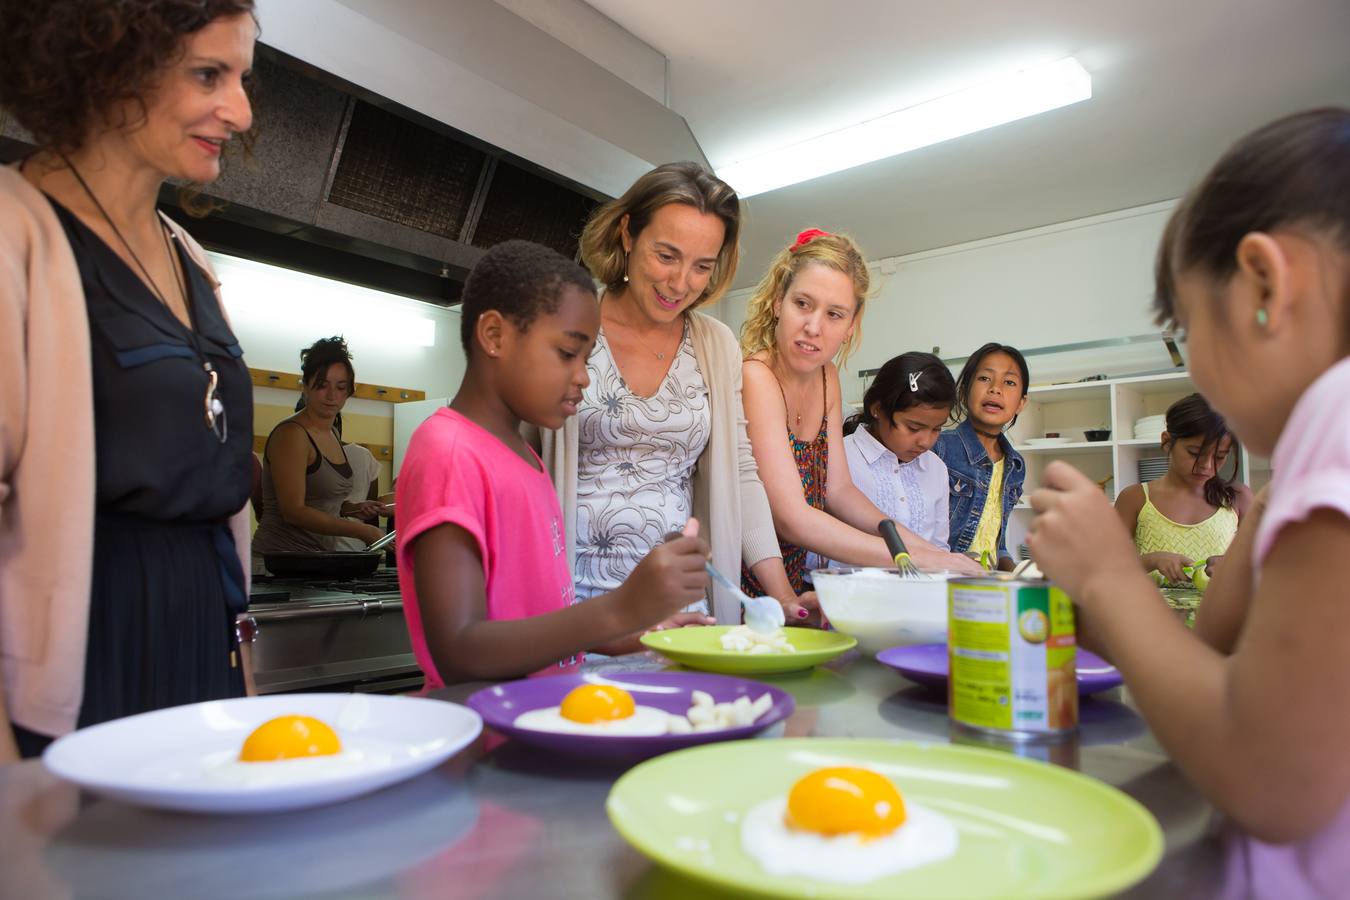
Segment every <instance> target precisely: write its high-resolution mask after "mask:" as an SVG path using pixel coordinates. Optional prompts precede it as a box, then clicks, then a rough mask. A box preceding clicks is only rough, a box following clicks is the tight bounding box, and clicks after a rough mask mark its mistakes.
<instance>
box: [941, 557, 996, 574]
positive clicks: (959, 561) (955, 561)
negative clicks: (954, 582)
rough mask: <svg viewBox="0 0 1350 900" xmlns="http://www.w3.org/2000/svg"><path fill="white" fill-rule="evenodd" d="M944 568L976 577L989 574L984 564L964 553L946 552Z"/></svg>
mask: <svg viewBox="0 0 1350 900" xmlns="http://www.w3.org/2000/svg"><path fill="white" fill-rule="evenodd" d="M942 570H945V571H948V572H955V573H956V574H958V575H970V576H974V577H979V576H981V575H988V574H989V573H988V572H986V571H985V570H984V566H982V565H980V564H979V562H977V561H976V560H973V559H971V558H970V557H969V556H966V555H965V554H964V553H947V554H945V559H944V561H943V564H942Z"/></svg>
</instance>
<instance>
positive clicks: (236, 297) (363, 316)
mask: <svg viewBox="0 0 1350 900" xmlns="http://www.w3.org/2000/svg"><path fill="white" fill-rule="evenodd" d="M211 262H212V264H213V265H214V266H215V268H216V272H217V274H218V276H219V277H220V281H221V288H220V292H221V296H222V298H223V299H224V301H225V308H226V310H227V311H228V312H229V314H230V317H231V318H232V319H233V320H234V321H235V322H239V323H248V324H250V325H254V326H257V327H258V328H261V329H265V330H266V331H267V332H268V334H269V335H275V336H278V337H279V336H282V335H285V336H286V337H287V338H291V337H293V338H294V340H295V341H296V348H297V351H298V349H299V348H300V347H304V346H307V345H308V344H310V343H311V342H313V341H314V340H316V339H317V338H320V337H323V336H325V335H329V334H341V335H345V336H346V338H347V339H348V341H349V342H351V343H352V344H353V347H354V349H355V347H356V346H360V345H363V344H364V345H366V346H378V347H386V348H390V349H396V350H406V349H407V348H409V347H434V346H435V345H436V322H435V320H434V319H429V318H427V317H426V316H424V315H419V314H418V312H416V309H417V307H419V306H420V305H421V304H420V303H419V301H416V300H409V299H407V298H405V297H400V296H397V295H394V294H387V293H385V292H383V291H377V290H373V289H371V288H366V287H361V286H359V285H354V284H347V283H345V282H341V281H333V280H331V279H328V278H320V277H318V276H317V275H310V274H308V273H305V272H296V271H293V270H291V269H283V268H281V267H279V266H272V265H268V264H266V263H259V262H255V261H253V260H246V259H240V258H237V257H232V256H225V255H223V254H216V253H213V254H211ZM245 349H247V348H245Z"/></svg>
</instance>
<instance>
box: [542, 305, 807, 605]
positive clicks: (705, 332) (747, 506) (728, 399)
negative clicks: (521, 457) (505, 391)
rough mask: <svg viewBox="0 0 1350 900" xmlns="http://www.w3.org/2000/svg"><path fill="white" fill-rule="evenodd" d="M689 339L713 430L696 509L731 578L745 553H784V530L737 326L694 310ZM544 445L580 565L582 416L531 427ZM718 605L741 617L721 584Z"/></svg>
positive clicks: (700, 468) (748, 556)
mask: <svg viewBox="0 0 1350 900" xmlns="http://www.w3.org/2000/svg"><path fill="white" fill-rule="evenodd" d="M689 329H690V339H691V342H692V343H693V345H694V356H695V358H696V359H697V360H698V368H699V371H700V372H702V373H703V380H704V381H705V382H706V383H707V385H708V394H709V399H710V402H709V409H710V411H711V414H712V429H711V434H710V435H709V438H708V446H707V447H706V448H704V450H703V455H702V456H700V457H699V458H698V462H697V463H696V464H695V466H694V477H693V489H694V516H695V517H696V518H697V519H698V521H699V525H700V527H701V529H702V530H701V532H700V533H701V534H702V535H703V538H704V539H705V540H706V541H707V542H708V544H709V546H710V547H711V548H712V564H713V565H714V566H716V567H717V568H718V570H719V571H721V572H722V573H723V574H724V575H726V576H727V577H728V578H730V579H731V580H732V581H739V580H740V577H741V560H743V559H744V560H745V561H746V562H747V564H749V565H754V564H755V563H757V562H759V561H760V560H763V559H768V558H769V557H771V556H772V557H781V556H782V555H783V554H782V552H781V551H780V550H779V549H778V535H777V533H776V532H775V531H774V527H773V514H772V513H771V512H770V511H769V498H768V496H767V495H766V494H765V493H764V484H763V482H761V481H760V480H759V470H758V469H757V468H756V466H755V457H754V456H753V455H752V454H751V452H750V438H749V437H748V436H747V435H746V431H745V409H744V407H743V406H742V405H741V351H740V347H739V346H738V345H737V343H736V338H735V336H734V335H733V334H732V333H731V329H730V328H728V327H727V326H726V325H724V324H723V323H722V322H720V321H718V320H717V319H714V318H713V317H711V316H707V315H704V314H703V313H699V312H693V313H690V315H689ZM525 432H526V436H527V437H528V438H529V439H530V440H531V442H532V443H534V444H535V446H536V447H538V448H539V450H540V456H542V457H543V460H544V465H545V466H547V467H548V469H549V473H550V474H551V475H552V476H553V485H554V487H555V488H556V489H557V491H558V500H559V503H560V504H561V505H562V510H563V521H564V522H566V523H567V527H566V531H567V561H568V566H569V567H573V566H574V563H575V559H576V541H575V537H574V535H573V532H574V531H575V530H576V521H577V450H578V448H577V445H578V439H579V429H578V426H577V420H576V417H575V416H573V417H572V418H569V419H568V420H567V421H566V422H565V423H564V424H563V427H562V428H560V429H558V430H557V431H544V432H542V433H540V432H538V430H537V429H529V428H527V429H525ZM712 598H713V602H712V610H713V614H714V615H715V616H716V617H717V621H718V622H721V623H723V624H739V623H740V621H741V605H740V602H739V601H738V600H737V599H736V598H735V597H733V596H732V595H731V594H729V593H728V592H727V591H726V590H724V589H723V588H721V587H718V586H716V585H713V588H712Z"/></svg>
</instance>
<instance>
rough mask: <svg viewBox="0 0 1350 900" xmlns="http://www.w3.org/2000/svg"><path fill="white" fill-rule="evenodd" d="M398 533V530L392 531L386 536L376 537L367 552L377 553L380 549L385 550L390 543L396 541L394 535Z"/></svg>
mask: <svg viewBox="0 0 1350 900" xmlns="http://www.w3.org/2000/svg"><path fill="white" fill-rule="evenodd" d="M397 533H398V532H396V531H391V532H389V533H388V534H386V535H385V536H384V537H382V538H378V539H376V540H375V542H374V543H372V544H371V545H370V546H369V547H367V548H366V552H367V553H375V552H378V551H380V550H383V549H384V548H385V547H388V546H389V545H390V544H392V543H393V542H394V536H395V535H396V534H397Z"/></svg>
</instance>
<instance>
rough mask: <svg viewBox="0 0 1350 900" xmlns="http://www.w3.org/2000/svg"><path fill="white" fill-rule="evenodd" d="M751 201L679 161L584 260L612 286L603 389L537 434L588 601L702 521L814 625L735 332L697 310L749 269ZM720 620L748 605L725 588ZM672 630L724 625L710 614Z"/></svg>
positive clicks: (718, 542) (605, 314)
mask: <svg viewBox="0 0 1350 900" xmlns="http://www.w3.org/2000/svg"><path fill="white" fill-rule="evenodd" d="M739 235H740V201H739V199H738V198H737V196H736V193H735V192H734V191H733V190H732V189H731V188H730V187H729V186H728V185H727V184H726V183H725V182H722V181H720V180H718V179H717V178H716V177H714V176H713V175H712V174H710V173H709V172H708V171H706V170H705V169H704V168H703V167H702V166H699V165H697V164H695V163H687V162H685V163H670V164H667V165H663V166H658V167H657V168H655V169H653V170H652V171H650V172H648V173H647V174H646V175H643V176H642V177H641V178H639V179H638V180H637V181H636V182H635V183H634V184H633V186H632V187H630V188H629V189H628V190H627V191H626V192H625V193H624V195H623V196H622V197H620V198H618V199H617V200H614V201H612V202H610V203H607V204H605V205H604V206H602V207H600V208H599V209H598V210H596V212H595V214H594V215H593V216H592V217H591V220H590V221H589V222H588V223H587V225H586V228H585V230H584V231H583V232H582V236H581V256H582V261H583V262H584V263H585V264H586V266H587V267H588V268H589V269H590V272H591V274H592V275H593V276H594V277H595V278H597V279H598V280H599V281H601V282H602V283H603V284H604V290H603V291H602V294H601V303H600V333H599V336H598V338H597V340H596V344H595V349H594V350H593V351H592V353H591V355H590V357H589V360H588V362H587V371H588V374H589V376H590V383H589V385H588V386H587V387H586V389H585V392H584V395H583V397H582V400H581V403H580V404H579V406H578V411H577V415H575V416H572V417H570V418H568V419H567V422H566V424H564V426H563V427H562V428H561V429H558V430H557V431H552V432H546V433H544V434H543V435H542V436H541V437H540V440H539V443H540V449H541V452H542V455H543V458H544V460H545V461H546V463H547V464H548V465H549V466H550V469H551V471H552V475H553V481H554V484H555V485H556V486H557V488H558V494H559V499H560V501H561V505H562V508H563V516H564V518H565V520H566V522H567V529H566V531H567V551H568V554H569V557H570V558H571V560H572V571H573V574H574V577H575V581H576V594H577V597H578V599H581V600H584V599H586V598H589V597H592V596H595V595H597V594H602V593H607V592H609V591H612V590H614V589H616V588H617V587H618V586H619V585H620V584H621V583H622V582H623V580H624V579H625V578H627V577H628V574H629V573H630V572H631V571H632V570H633V568H634V567H635V566H636V565H637V563H638V561H639V560H641V559H642V558H643V557H644V556H645V555H646V554H647V552H648V551H649V550H651V548H652V547H654V546H655V545H657V544H658V543H660V542H661V541H662V540H663V539H664V537H665V535H666V534H668V533H670V532H672V531H679V530H680V528H681V527H682V526H683V524H684V523H685V521H687V520H688V519H689V518H690V517H691V516H693V517H696V518H697V519H698V520H699V522H700V523H701V524H702V525H703V526H704V529H705V530H704V532H703V536H704V537H705V538H706V539H707V541H708V543H709V545H710V546H711V547H712V563H713V565H715V566H716V567H717V568H718V569H719V570H721V571H723V572H726V573H735V572H738V571H740V569H741V566H742V564H744V565H745V566H747V567H748V568H749V570H750V571H752V572H754V573H755V575H756V577H757V578H758V579H759V581H760V584H762V585H763V590H762V591H761V593H765V594H769V595H772V596H773V597H774V598H776V599H777V600H778V601H779V602H780V603H781V604H782V605H783V607H784V612H785V614H786V616H787V618H788V621H789V622H797V623H807V622H809V621H810V619H811V610H812V609H814V608H815V605H816V604H815V597H814V595H807V596H805V597H799V596H797V595H796V594H795V593H794V592H793V590H792V587H791V585H790V584H789V582H788V578H787V574H786V572H785V571H784V569H783V563H782V560H781V559H780V557H779V551H778V541H777V539H776V536H775V534H774V525H773V518H772V516H771V514H770V512H769V504H768V500H767V498H766V497H765V495H764V486H763V484H762V483H761V482H760V480H759V475H758V473H757V471H756V469H755V460H754V456H753V455H752V453H751V451H750V443H749V439H748V438H747V436H746V432H745V414H744V411H743V407H742V405H741V366H740V352H739V350H738V349H737V346H736V339H735V337H734V336H733V335H732V333H731V330H730V329H729V328H727V326H726V325H724V324H722V323H721V322H719V321H718V320H717V319H715V318H713V317H711V316H708V315H705V314H703V313H701V312H698V311H697V308H698V307H700V306H702V305H704V304H707V303H710V302H712V301H715V300H716V299H717V298H718V297H719V296H720V295H721V294H722V292H723V291H725V290H726V287H727V285H729V284H730V283H731V280H732V277H733V276H734V275H735V272H736V262H737V257H738V246H737V240H738V238H739ZM711 611H712V613H713V614H714V615H715V617H716V619H717V621H719V622H722V623H735V622H739V621H740V619H741V610H740V604H739V603H738V602H737V600H736V599H735V597H733V596H731V595H730V594H728V593H726V592H725V591H723V590H722V589H721V588H719V587H716V586H714V588H713V604H712V608H711ZM701 612H702V610H698V611H692V613H693V614H691V615H686V616H684V617H680V618H679V619H678V621H676V622H672V623H671V624H692V623H699V622H711V621H712V620H711V619H708V618H706V617H704V616H702V615H700V614H699V613H701Z"/></svg>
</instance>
